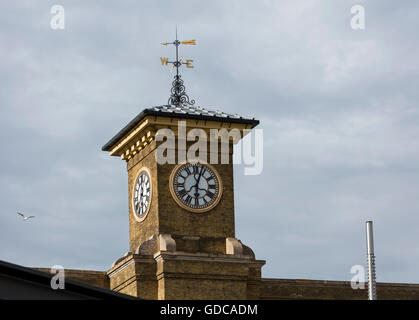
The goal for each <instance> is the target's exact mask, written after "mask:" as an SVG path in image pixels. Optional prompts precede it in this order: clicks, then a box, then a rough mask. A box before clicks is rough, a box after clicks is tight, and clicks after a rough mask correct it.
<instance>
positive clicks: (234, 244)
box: [226, 238, 243, 255]
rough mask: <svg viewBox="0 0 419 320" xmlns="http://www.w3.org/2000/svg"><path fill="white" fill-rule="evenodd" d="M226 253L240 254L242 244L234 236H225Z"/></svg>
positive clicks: (241, 252)
mask: <svg viewBox="0 0 419 320" xmlns="http://www.w3.org/2000/svg"><path fill="white" fill-rule="evenodd" d="M226 254H231V255H242V254H243V245H242V244H241V242H240V240H237V239H236V238H226Z"/></svg>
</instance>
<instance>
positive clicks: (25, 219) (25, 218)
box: [17, 212, 35, 221]
mask: <svg viewBox="0 0 419 320" xmlns="http://www.w3.org/2000/svg"><path fill="white" fill-rule="evenodd" d="M17 214H18V215H20V216H22V218H23V220H24V221H27V220H28V219H30V218H35V216H28V217H27V216H25V215H24V214H21V213H20V212H17Z"/></svg>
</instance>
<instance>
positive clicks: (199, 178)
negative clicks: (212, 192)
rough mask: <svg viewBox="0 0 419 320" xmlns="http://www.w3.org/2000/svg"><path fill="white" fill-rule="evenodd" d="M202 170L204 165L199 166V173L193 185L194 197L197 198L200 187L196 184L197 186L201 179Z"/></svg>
mask: <svg viewBox="0 0 419 320" xmlns="http://www.w3.org/2000/svg"><path fill="white" fill-rule="evenodd" d="M203 171H204V167H201V171H200V173H199V176H198V180H197V181H196V185H195V198H198V197H199V192H198V189H200V188H199V187H198V186H199V181H200V180H201V177H202V172H203ZM194 178H195V177H194Z"/></svg>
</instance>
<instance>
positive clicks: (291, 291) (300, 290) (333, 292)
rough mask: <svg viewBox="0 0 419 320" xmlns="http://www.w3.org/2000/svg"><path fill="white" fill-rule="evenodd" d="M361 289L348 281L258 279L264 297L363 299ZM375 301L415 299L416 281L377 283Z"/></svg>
mask: <svg viewBox="0 0 419 320" xmlns="http://www.w3.org/2000/svg"><path fill="white" fill-rule="evenodd" d="M366 288H367V286H366V285H365V289H358V290H354V289H352V288H351V283H350V282H349V281H326V280H298V279H262V290H261V299H265V300H289V299H292V300H295V299H316V300H319V299H321V300H336V299H339V300H366V299H367V290H366ZM377 298H378V300H419V284H406V283H377Z"/></svg>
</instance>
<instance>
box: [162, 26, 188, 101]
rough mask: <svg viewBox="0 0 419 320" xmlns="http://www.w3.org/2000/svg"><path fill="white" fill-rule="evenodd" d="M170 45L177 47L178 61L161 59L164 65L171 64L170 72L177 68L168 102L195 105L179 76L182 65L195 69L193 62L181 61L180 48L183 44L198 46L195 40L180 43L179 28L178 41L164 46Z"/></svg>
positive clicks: (164, 43)
mask: <svg viewBox="0 0 419 320" xmlns="http://www.w3.org/2000/svg"><path fill="white" fill-rule="evenodd" d="M169 44H173V45H174V46H175V47H176V60H175V61H169V58H162V57H161V58H160V60H161V64H162V65H166V66H167V65H169V64H170V71H173V70H174V69H175V68H176V75H175V77H174V78H175V80H173V82H172V89H171V95H170V98H169V100H168V102H167V103H168V104H172V105H175V106H179V105H193V104H195V100H190V101H189V97H188V95H187V94H186V92H185V85H184V84H183V80H182V79H181V76H180V74H179V67H180V66H182V64H184V65H186V68H193V65H192V63H193V60H192V59H187V60H183V58H182V57H181V58H180V59H179V46H180V45H181V44H190V45H196V43H195V40H187V41H179V40H178V38H177V28H176V40H175V41H174V42H163V43H162V45H164V46H167V45H169Z"/></svg>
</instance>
